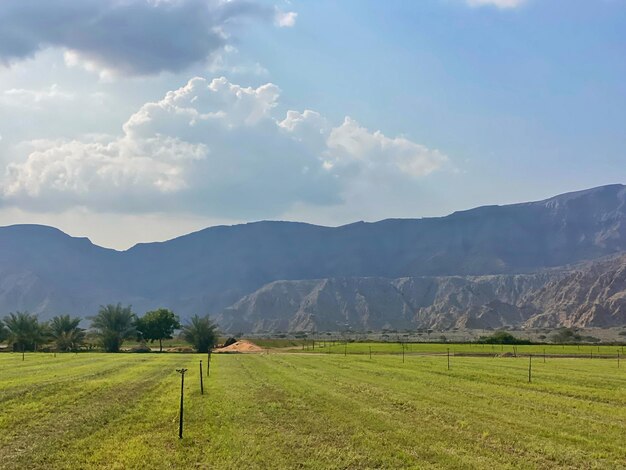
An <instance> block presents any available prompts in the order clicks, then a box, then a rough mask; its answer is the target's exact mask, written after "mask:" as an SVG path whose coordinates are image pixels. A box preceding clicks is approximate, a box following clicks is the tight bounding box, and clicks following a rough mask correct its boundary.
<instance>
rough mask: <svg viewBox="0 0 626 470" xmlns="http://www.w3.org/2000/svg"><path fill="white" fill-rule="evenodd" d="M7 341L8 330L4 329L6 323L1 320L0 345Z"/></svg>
mask: <svg viewBox="0 0 626 470" xmlns="http://www.w3.org/2000/svg"><path fill="white" fill-rule="evenodd" d="M6 339H7V330H6V328H5V327H4V323H3V322H2V320H0V343H2V342H4V340H6Z"/></svg>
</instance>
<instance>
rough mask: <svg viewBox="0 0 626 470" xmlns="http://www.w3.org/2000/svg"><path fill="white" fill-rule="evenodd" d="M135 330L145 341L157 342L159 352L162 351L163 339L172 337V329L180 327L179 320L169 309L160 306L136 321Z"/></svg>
mask: <svg viewBox="0 0 626 470" xmlns="http://www.w3.org/2000/svg"><path fill="white" fill-rule="evenodd" d="M136 327H137V332H138V333H139V334H140V335H141V337H142V338H143V339H145V340H146V341H150V342H151V343H153V342H155V341H158V342H159V352H162V351H163V340H164V339H172V334H173V333H174V330H178V329H180V320H179V318H178V315H176V314H175V313H174V312H172V311H171V310H168V309H166V308H160V309H158V310H152V311H150V312H147V313H146V314H145V315H144V316H143V317H141V318H138V319H137V322H136Z"/></svg>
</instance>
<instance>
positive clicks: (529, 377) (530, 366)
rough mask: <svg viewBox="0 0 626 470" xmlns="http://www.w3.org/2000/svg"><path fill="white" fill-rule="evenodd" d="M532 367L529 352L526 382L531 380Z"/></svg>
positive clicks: (531, 358) (531, 357)
mask: <svg viewBox="0 0 626 470" xmlns="http://www.w3.org/2000/svg"><path fill="white" fill-rule="evenodd" d="M532 368H533V355H532V354H530V355H529V356H528V383H530V382H531V380H532V377H531V371H532Z"/></svg>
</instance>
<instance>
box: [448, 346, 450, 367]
mask: <svg viewBox="0 0 626 470" xmlns="http://www.w3.org/2000/svg"><path fill="white" fill-rule="evenodd" d="M448 370H450V348H448Z"/></svg>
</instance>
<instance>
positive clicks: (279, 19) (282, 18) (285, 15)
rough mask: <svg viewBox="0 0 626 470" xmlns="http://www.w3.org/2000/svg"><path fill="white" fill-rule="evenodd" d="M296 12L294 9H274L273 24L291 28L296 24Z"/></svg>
mask: <svg viewBox="0 0 626 470" xmlns="http://www.w3.org/2000/svg"><path fill="white" fill-rule="evenodd" d="M297 18H298V14H297V13H296V12H295V11H287V12H283V11H280V10H276V14H275V16H274V24H275V25H276V26H278V27H279V28H293V27H294V26H295V25H296V19H297Z"/></svg>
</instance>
